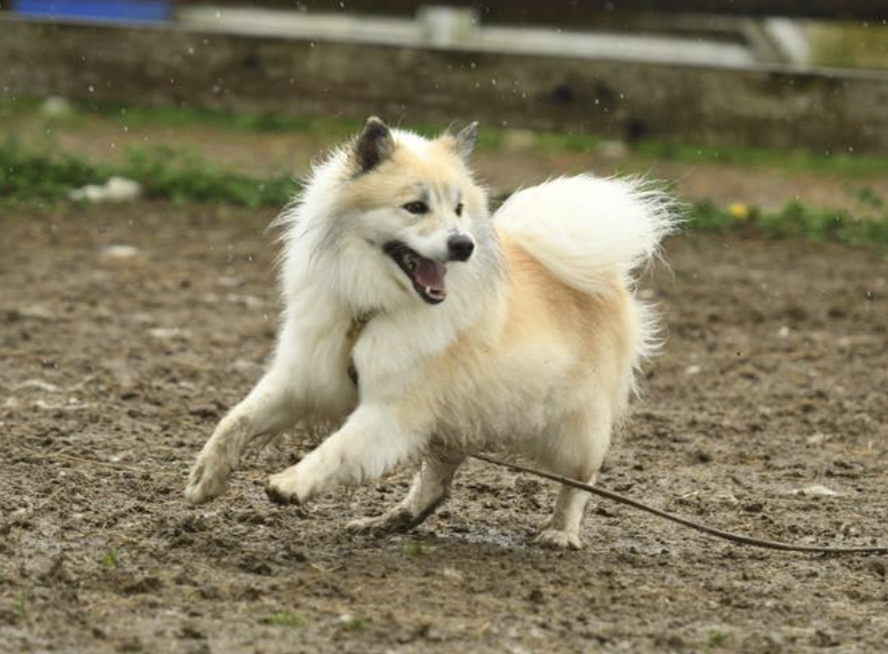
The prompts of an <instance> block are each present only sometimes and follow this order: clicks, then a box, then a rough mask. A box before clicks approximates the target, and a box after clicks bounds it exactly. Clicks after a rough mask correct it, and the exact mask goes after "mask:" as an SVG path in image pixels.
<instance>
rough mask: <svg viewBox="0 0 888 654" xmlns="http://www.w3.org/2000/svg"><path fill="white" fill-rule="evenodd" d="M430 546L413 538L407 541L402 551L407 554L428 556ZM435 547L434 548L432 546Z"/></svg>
mask: <svg viewBox="0 0 888 654" xmlns="http://www.w3.org/2000/svg"><path fill="white" fill-rule="evenodd" d="M429 549H430V548H428V547H426V546H425V545H423V544H422V543H421V542H419V541H416V540H413V541H410V542H409V543H406V544H405V545H404V546H403V547H402V548H401V552H402V553H403V554H404V555H405V556H426V555H427V554H428V553H429ZM431 549H434V548H431Z"/></svg>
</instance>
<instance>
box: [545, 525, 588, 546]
mask: <svg viewBox="0 0 888 654" xmlns="http://www.w3.org/2000/svg"><path fill="white" fill-rule="evenodd" d="M535 542H536V543H537V545H542V546H543V547H549V548H551V549H559V550H578V549H581V548H582V547H583V543H582V541H580V535H579V534H577V533H574V532H569V531H564V530H563V529H546V530H545V531H543V532H541V533H540V535H539V536H537V537H536V541H535Z"/></svg>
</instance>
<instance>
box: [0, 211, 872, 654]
mask: <svg viewBox="0 0 888 654" xmlns="http://www.w3.org/2000/svg"><path fill="white" fill-rule="evenodd" d="M270 217H271V214H270V213H268V212H265V213H263V212H258V213H257V212H253V213H250V212H246V211H243V210H232V209H219V208H206V207H188V208H176V207H171V206H169V205H165V204H139V205H133V206H129V207H105V208H89V209H83V208H73V207H62V208H59V209H58V210H55V211H53V213H52V214H51V215H47V214H29V213H23V214H21V215H17V216H7V217H4V219H3V223H4V224H3V230H2V235H0V652H50V651H51V652H188V653H198V652H220V653H221V652H250V653H252V652H256V653H259V652H262V653H269V654H270V653H274V652H322V651H342V652H516V653H520V652H550V651H551V652H556V651H558V652H564V651H577V652H599V651H600V652H624V651H631V652H648V651H650V652H654V651H657V652H659V651H675V652H704V651H734V652H814V651H828V652H843V653H845V652H880V651H885V647H886V645H885V643H886V640H888V557H885V556H869V557H856V558H852V557H834V556H811V555H796V554H784V553H773V552H767V551H760V550H753V549H744V548H739V547H737V546H734V545H730V544H727V543H724V542H721V541H713V540H709V539H706V538H704V537H702V536H699V535H697V534H695V533H692V532H688V531H686V530H683V529H682V528H680V527H677V526H674V525H672V524H671V523H664V522H661V521H658V520H656V519H654V518H651V517H648V516H647V515H645V514H639V513H637V512H634V511H632V510H630V509H627V508H622V507H618V506H614V505H609V504H606V503H603V502H598V501H595V502H593V505H592V507H591V510H590V512H589V516H588V519H587V522H586V526H585V532H584V536H585V541H586V547H585V549H583V550H582V551H580V552H558V551H549V550H544V549H540V548H538V547H536V546H534V545H533V544H532V543H531V541H532V538H533V536H534V534H535V532H536V529H537V526H538V525H539V524H540V523H541V522H542V521H543V520H544V519H545V517H546V516H547V515H548V512H549V510H550V508H551V504H552V500H553V495H554V488H553V487H552V485H551V484H549V483H545V482H540V481H538V480H536V479H533V478H528V477H525V476H519V475H514V474H511V473H508V472H504V471H501V470H499V469H493V468H490V467H488V466H485V465H483V464H480V463H477V462H472V463H470V464H468V465H467V466H466V467H465V468H464V469H463V470H461V472H460V474H459V475H458V478H457V483H456V485H455V490H454V496H453V498H452V499H451V501H450V502H449V504H447V505H446V507H445V508H444V509H443V510H441V511H440V512H439V513H438V514H437V515H436V516H435V517H433V518H432V519H430V520H429V521H428V522H427V523H426V524H425V525H424V526H422V527H421V528H420V529H419V530H418V531H416V532H414V533H412V534H409V535H405V536H397V537H389V538H384V539H380V540H374V539H372V538H369V537H356V536H352V535H349V534H347V533H346V532H345V531H344V529H343V528H344V525H345V523H346V522H347V521H348V520H349V519H351V518H353V517H359V516H364V515H368V514H375V513H378V512H380V511H381V510H382V509H383V508H384V507H385V506H388V505H390V504H391V503H392V502H394V501H395V499H396V498H397V497H398V496H399V495H400V494H401V493H403V492H404V490H405V488H406V485H407V483H408V480H409V477H410V471H408V470H404V471H401V472H399V473H398V474H395V475H393V476H391V477H389V478H387V479H386V480H384V481H383V482H381V483H379V484H376V485H374V486H372V487H368V488H363V489H361V490H358V491H355V492H353V493H351V494H346V493H341V494H337V495H334V496H331V497H327V498H324V499H322V500H320V501H317V502H316V503H314V504H313V505H312V506H310V507H309V508H307V509H299V508H296V507H279V506H275V505H272V504H270V503H269V502H268V500H267V499H266V497H265V494H264V492H263V489H262V485H263V483H264V480H265V478H266V476H267V475H268V474H269V473H271V472H276V471H278V470H280V469H282V468H283V467H285V466H287V465H289V464H290V463H291V462H293V461H295V460H296V458H297V457H299V456H300V455H301V454H302V453H304V452H305V451H306V449H308V448H309V447H310V443H311V440H312V438H311V437H309V436H307V435H305V434H292V435H288V436H287V437H285V438H284V439H283V440H281V441H279V442H278V443H277V444H275V445H273V446H270V447H269V448H267V449H266V450H264V451H263V452H261V453H260V454H259V455H258V456H256V457H255V458H251V459H250V460H249V461H248V462H247V463H246V465H245V467H244V469H242V470H241V471H240V473H239V474H238V476H237V479H236V481H235V483H234V484H233V486H232V488H231V489H230V491H229V493H228V494H227V496H225V497H224V498H223V499H221V500H219V501H216V502H214V503H212V504H210V505H207V506H206V507H201V508H191V507H189V506H187V505H186V504H185V503H184V501H183V499H182V489H183V486H184V483H185V478H186V473H187V470H188V467H189V465H190V464H191V462H192V460H193V458H194V456H195V455H196V453H197V451H198V449H199V448H200V446H201V445H202V443H203V441H204V440H205V438H206V437H207V435H208V433H209V432H210V430H211V429H212V427H213V425H214V423H215V421H216V420H217V419H218V418H219V417H220V415H221V414H222V412H223V411H224V410H225V408H226V407H228V406H230V405H231V404H232V403H233V402H235V401H237V400H238V399H239V398H240V397H241V396H242V395H243V394H244V393H245V392H246V391H247V390H248V389H249V388H250V385H251V384H252V383H253V382H254V381H255V380H256V379H257V377H258V375H259V374H260V372H261V364H262V362H263V360H264V358H265V357H266V356H267V355H268V353H269V348H270V346H271V344H272V339H273V334H274V327H275V321H276V313H277V305H276V300H275V295H274V283H273V270H272V261H273V257H274V253H275V248H274V245H273V238H272V236H270V235H268V234H264V233H263V229H264V227H265V225H266V223H267V221H268V220H269V218H270ZM111 245H130V246H134V247H135V248H137V249H138V250H137V252H135V253H133V252H130V253H129V254H134V256H129V257H120V256H115V254H117V255H119V254H126V252H121V251H120V249H117V250H107V249H106V248H107V247H108V246H111ZM666 259H667V260H668V262H669V264H670V266H671V270H668V269H666V268H663V267H661V268H660V269H659V270H658V272H657V273H656V274H654V275H652V276H650V277H649V278H648V279H646V280H645V283H644V286H643V290H642V292H643V293H644V294H645V296H647V297H651V298H653V299H655V300H657V301H658V302H659V303H660V305H661V307H662V310H663V313H664V316H665V323H666V325H667V326H668V338H667V342H666V345H665V348H664V351H663V354H662V356H661V357H659V358H658V359H657V360H656V361H654V362H653V363H652V364H651V365H650V366H649V373H648V378H647V379H646V380H645V381H644V384H643V386H644V390H645V397H644V399H643V400H641V401H639V402H636V404H635V411H634V420H633V421H632V423H631V424H630V425H629V426H628V428H627V429H626V430H625V433H624V435H623V436H622V437H621V438H620V439H619V440H618V441H617V443H616V444H615V446H614V448H613V449H612V453H611V455H610V456H609V459H608V462H607V467H606V471H605V473H604V474H603V476H602V479H601V481H600V483H601V485H602V486H603V487H606V488H611V489H615V490H619V491H622V492H625V493H628V494H630V495H632V496H633V497H636V498H639V499H642V500H645V501H648V502H651V503H653V504H654V505H656V506H659V507H664V508H667V509H671V510H673V511H677V512H680V513H683V514H686V515H689V516H692V517H696V518H699V519H703V520H705V521H706V522H709V523H712V524H714V525H719V526H722V527H725V528H729V529H734V530H738V531H742V532H746V533H751V534H757V535H760V536H767V537H773V538H782V539H790V540H796V541H803V542H810V541H812V540H816V541H818V542H822V543H826V544H832V545H838V544H846V545H851V544H869V543H871V542H874V541H876V540H879V541H881V542H888V530H886V524H888V469H886V461H888V440H886V439H888V405H886V402H885V397H886V392H888V348H886V344H888V343H886V333H888V281H886V280H888V262H886V259H885V258H884V257H883V256H881V255H880V254H877V253H874V252H871V251H867V250H854V249H847V248H843V247H837V246H828V245H812V244H806V243H802V242H795V241H792V242H786V241H780V242H764V241H761V240H757V239H755V238H752V237H744V236H731V237H722V236H685V237H680V238H677V239H674V240H673V241H672V242H671V243H670V244H669V247H668V250H667V253H666ZM815 485H820V486H823V487H825V488H826V489H828V490H829V491H833V492H835V493H836V495H823V493H824V492H826V491H824V490H823V489H821V491H820V494H815V495H804V494H800V493H799V492H798V491H799V490H800V489H808V488H810V487H811V486H815Z"/></svg>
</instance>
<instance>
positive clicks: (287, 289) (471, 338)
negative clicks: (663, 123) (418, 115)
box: [186, 130, 675, 547]
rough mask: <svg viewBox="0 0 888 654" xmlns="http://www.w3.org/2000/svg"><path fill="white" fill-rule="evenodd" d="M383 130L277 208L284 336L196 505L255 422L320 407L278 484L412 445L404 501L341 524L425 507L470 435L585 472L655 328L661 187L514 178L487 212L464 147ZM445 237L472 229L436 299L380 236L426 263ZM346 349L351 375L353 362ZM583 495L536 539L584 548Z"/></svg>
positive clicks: (211, 457)
mask: <svg viewBox="0 0 888 654" xmlns="http://www.w3.org/2000/svg"><path fill="white" fill-rule="evenodd" d="M391 138H392V139H393V140H394V143H395V150H394V155H391V158H390V159H388V160H386V161H385V162H384V163H383V164H382V165H380V166H379V167H378V169H374V170H370V171H369V172H367V173H365V174H363V175H357V176H356V174H355V155H354V152H353V149H352V146H347V147H345V148H344V149H342V150H340V151H338V152H337V153H335V154H334V155H333V156H331V157H330V158H329V159H328V160H327V161H326V162H324V163H323V164H321V165H320V166H318V167H317V168H316V169H315V171H314V173H313V175H312V177H311V179H310V181H309V184H308V186H307V188H306V190H305V192H304V194H303V195H302V196H301V198H299V199H298V201H297V202H296V203H295V204H294V205H293V207H291V208H290V209H289V210H288V212H286V213H285V215H284V216H283V218H282V220H281V224H282V226H283V228H284V230H285V234H284V244H285V246H284V254H283V262H282V266H281V281H282V294H283V300H284V305H285V310H284V314H283V321H282V326H281V330H280V334H279V338H278V343H277V348H276V351H275V354H274V357H273V360H272V363H271V365H270V367H269V370H268V372H267V374H266V375H265V377H264V378H263V379H262V380H261V381H260V382H259V384H258V385H257V386H256V388H254V389H253V391H252V392H251V393H250V394H249V395H248V397H247V398H246V399H245V400H244V401H243V402H241V403H240V404H239V405H238V406H237V407H235V408H234V409H233V410H232V411H231V412H230V414H229V415H228V416H226V417H225V418H224V419H223V420H222V422H221V423H220V425H219V426H218V427H217V429H216V431H215V432H214V434H213V436H212V437H211V438H210V440H209V441H208V442H207V444H206V445H205V446H204V449H203V450H202V452H201V454H200V456H199V458H198V461H197V463H196V464H195V466H194V468H193V470H192V473H191V477H190V480H189V484H188V488H187V489H186V497H187V498H188V500H189V501H190V502H192V503H201V502H205V501H208V500H210V499H212V498H214V497H216V496H218V495H219V494H221V493H222V492H223V491H224V489H225V487H226V484H227V481H228V478H229V476H230V474H231V472H232V471H233V470H234V469H235V467H236V466H237V463H238V461H239V459H240V457H241V455H242V453H243V452H244V450H245V449H246V448H247V447H248V445H249V444H250V442H251V441H254V440H255V439H256V438H257V437H259V436H263V435H271V434H276V433H279V432H280V431H282V430H285V429H288V428H290V427H291V426H292V425H294V424H295V423H297V422H302V423H305V422H311V421H315V420H321V419H324V420H330V419H332V420H334V421H335V422H336V423H337V424H338V425H339V428H338V429H337V430H336V431H335V432H334V433H333V434H332V435H331V436H330V437H329V438H328V439H327V440H326V441H325V442H324V443H323V444H322V445H321V446H319V447H318V448H317V449H316V450H315V451H313V452H312V453H311V454H309V455H308V456H307V457H306V458H305V459H303V460H302V461H301V462H300V463H299V464H297V465H296V466H293V467H291V468H289V469H287V470H285V471H283V472H282V473H279V474H277V475H274V476H272V477H271V479H270V481H269V486H268V491H269V495H270V496H271V497H272V499H275V500H277V501H292V502H305V501H307V500H309V499H310V498H312V497H314V496H316V495H318V494H319V493H323V492H327V491H329V490H331V489H333V488H335V487H337V486H340V485H353V484H360V483H364V482H367V481H371V480H374V479H377V478H378V477H380V476H381V475H383V474H385V473H386V472H387V471H389V470H390V469H392V468H393V467H394V466H395V465H397V464H399V463H401V462H403V461H405V460H408V459H410V458H414V457H417V456H421V457H423V463H422V469H421V471H420V473H419V474H418V475H417V478H416V481H415V483H414V487H413V489H412V490H411V492H410V493H409V495H408V496H407V497H406V498H405V500H404V501H402V502H401V504H399V505H398V506H397V507H395V508H394V509H393V510H391V511H390V512H389V513H387V514H385V515H383V516H381V517H379V518H372V519H369V520H363V521H358V522H356V523H352V525H351V527H352V528H354V529H358V530H381V531H386V530H391V529H403V528H409V527H410V526H412V525H415V524H417V523H418V522H420V521H421V520H422V519H423V518H424V517H425V516H426V515H428V514H429V513H431V511H432V510H434V508H435V506H437V504H438V503H439V502H440V501H441V500H442V499H443V498H444V497H445V496H446V494H447V490H448V487H449V484H450V480H451V478H452V477H453V474H454V472H455V470H456V468H457V467H458V466H459V464H460V462H461V461H462V459H463V458H464V455H465V453H466V452H471V451H472V450H480V449H496V450H505V451H521V452H524V453H526V454H528V455H530V456H532V457H534V458H535V459H537V460H538V461H540V462H541V463H543V464H544V465H546V466H547V467H549V468H550V469H552V470H555V471H557V472H560V473H562V474H567V475H570V476H573V477H575V478H578V479H582V480H584V481H594V479H595V475H596V474H597V471H598V468H599V467H600V465H601V462H602V460H603V458H604V455H605V453H606V451H607V448H608V444H609V442H610V435H611V431H612V429H613V426H614V425H615V424H616V423H617V422H618V421H619V420H620V418H621V417H622V416H623V414H624V412H625V408H626V404H627V402H628V397H629V395H630V393H631V388H632V387H633V378H634V373H633V370H634V367H635V366H637V364H638V362H639V360H640V358H641V357H643V356H644V355H645V354H647V353H648V351H649V348H650V344H651V343H652V341H653V331H652V330H653V322H652V319H651V314H650V312H649V310H647V309H645V308H644V307H643V306H642V305H641V304H639V303H638V302H637V301H636V300H635V299H634V298H633V297H632V295H631V286H632V274H633V271H635V270H636V269H637V268H638V267H639V266H641V265H643V264H644V263H645V262H647V261H648V260H650V259H651V257H653V256H654V254H655V253H656V251H657V247H658V244H659V242H660V240H661V239H662V238H663V237H664V236H665V235H666V234H667V233H669V232H670V231H671V230H672V229H673V227H674V224H675V218H674V214H673V213H672V212H671V210H670V207H669V204H668V202H667V201H666V200H665V199H664V198H663V196H661V195H659V194H657V193H655V192H653V191H650V190H645V189H644V187H643V186H642V185H640V184H638V183H636V182H629V181H621V180H614V179H598V178H594V177H591V176H579V177H574V178H564V179H557V180H554V181H551V182H548V183H546V184H543V185H540V186H537V187H534V188H529V189H526V190H524V191H521V192H520V193H517V194H516V195H515V196H513V197H512V198H511V199H510V200H509V201H508V202H507V203H506V204H505V205H504V206H503V207H502V208H501V209H500V210H499V212H497V214H496V216H495V217H494V218H493V220H491V219H490V217H489V215H488V213H487V199H486V197H485V195H484V192H483V190H482V189H481V188H480V187H478V185H477V184H476V183H475V182H474V180H473V179H472V174H471V172H470V170H469V168H468V166H467V164H466V163H465V162H464V161H463V159H462V156H464V155H465V153H466V151H467V148H466V147H464V145H465V144H462V143H455V142H454V140H453V138H452V137H449V136H447V137H442V139H438V140H435V141H429V140H426V139H423V138H421V137H419V136H416V135H414V134H411V133H408V132H402V131H394V130H393V131H392V132H391ZM420 186H421V187H422V188H423V189H425V190H426V192H427V193H428V194H429V197H430V198H431V199H430V200H429V202H430V204H431V207H432V212H431V214H430V215H429V216H428V217H426V218H425V219H424V220H423V221H422V222H419V223H418V222H417V221H416V217H415V216H410V215H408V214H406V212H405V211H404V210H403V209H401V205H402V204H403V202H404V201H405V198H407V201H409V198H410V194H411V193H414V189H415V188H419V187H420ZM457 200H459V201H461V202H462V203H463V204H464V205H465V209H464V211H463V212H462V215H461V216H458V215H456V212H455V210H454V207H455V206H456V203H457ZM456 232H460V233H463V234H467V235H469V236H471V238H472V239H473V240H474V242H475V243H476V250H475V253H474V255H473V256H472V257H471V259H469V260H468V261H466V262H452V263H449V264H448V273H447V278H446V279H447V285H448V294H447V299H446V300H445V301H444V302H443V303H442V304H440V305H436V306H432V305H429V304H426V303H425V302H423V301H422V300H421V299H420V298H419V297H418V296H417V294H416V293H415V292H414V290H413V289H412V288H411V287H410V285H409V283H408V282H407V281H406V276H405V275H404V274H403V273H402V272H401V271H400V270H399V269H398V268H397V267H396V266H395V265H394V263H393V262H392V260H391V259H390V258H389V257H388V256H386V255H384V254H383V253H382V251H381V247H380V246H381V244H382V243H384V242H386V241H387V240H390V239H392V238H397V239H399V240H401V241H403V242H405V243H407V244H409V245H410V247H412V248H414V249H415V250H416V251H418V252H420V253H421V254H422V255H423V256H427V257H430V258H435V257H438V256H443V255H442V254H441V253H443V252H445V250H446V246H445V243H446V238H447V236H448V235H449V234H453V233H456ZM540 264H542V265H540ZM546 271H548V272H546ZM571 289H574V290H571ZM559 298H560V299H559ZM559 312H572V313H571V314H570V315H575V316H577V317H578V318H577V320H571V319H570V318H569V316H567V315H564V316H562V315H559ZM368 317H369V321H368V322H367V323H366V326H365V327H364V328H363V330H362V331H361V332H360V334H359V335H358V337H357V339H356V340H355V333H354V331H353V328H354V326H355V324H356V323H361V322H363V320H364V319H366V318H368ZM350 358H351V359H353V361H354V363H355V365H356V367H357V370H358V371H359V375H360V383H359V387H356V386H355V385H354V384H353V383H352V381H351V380H350V379H349V376H348V375H347V374H346V371H347V369H348V366H349V361H350ZM585 503H586V496H585V494H583V493H578V492H576V491H572V490H570V489H563V490H562V491H561V494H560V496H559V499H558V503H557V505H556V510H555V514H554V516H553V518H552V520H551V521H550V523H549V525H548V528H547V529H546V530H545V531H544V532H543V534H542V535H541V540H542V541H543V542H545V543H547V544H551V545H556V546H562V547H565V546H567V547H579V543H580V541H579V530H580V520H581V518H582V513H583V508H584V506H585Z"/></svg>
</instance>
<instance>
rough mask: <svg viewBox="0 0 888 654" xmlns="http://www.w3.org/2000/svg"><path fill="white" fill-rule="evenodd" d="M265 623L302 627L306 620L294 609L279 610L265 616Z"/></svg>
mask: <svg viewBox="0 0 888 654" xmlns="http://www.w3.org/2000/svg"><path fill="white" fill-rule="evenodd" d="M262 622H263V623H265V624H268V625H272V626H274V627H291V628H293V627H300V626H302V624H303V623H304V622H305V620H304V619H303V617H302V616H301V615H300V614H298V613H294V612H293V611H279V612H277V613H275V614H273V615H270V616H268V617H267V618H265V619H264V620H263V621H262Z"/></svg>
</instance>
